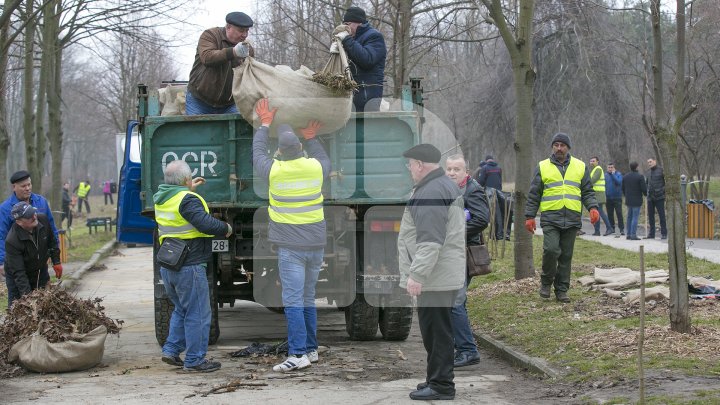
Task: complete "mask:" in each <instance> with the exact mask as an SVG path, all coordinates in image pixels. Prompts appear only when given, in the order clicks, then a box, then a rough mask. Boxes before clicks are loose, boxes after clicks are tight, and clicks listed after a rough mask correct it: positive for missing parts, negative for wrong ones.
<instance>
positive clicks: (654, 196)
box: [645, 158, 667, 239]
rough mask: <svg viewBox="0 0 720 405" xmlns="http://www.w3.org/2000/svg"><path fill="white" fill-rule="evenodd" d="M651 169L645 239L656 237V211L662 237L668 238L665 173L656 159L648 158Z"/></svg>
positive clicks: (648, 183) (648, 182)
mask: <svg viewBox="0 0 720 405" xmlns="http://www.w3.org/2000/svg"><path fill="white" fill-rule="evenodd" d="M647 164H648V167H649V168H650V170H648V172H647V176H646V178H647V204H648V206H647V211H648V226H649V230H648V234H647V236H645V239H655V212H657V215H658V218H660V238H661V239H667V225H666V223H665V174H664V173H663V169H662V167H660V166H658V165H657V161H655V159H652V158H650V159H648V160H647Z"/></svg>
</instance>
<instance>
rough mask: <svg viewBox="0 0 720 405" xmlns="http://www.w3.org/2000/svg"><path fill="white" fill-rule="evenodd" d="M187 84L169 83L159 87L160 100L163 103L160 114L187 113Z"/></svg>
mask: <svg viewBox="0 0 720 405" xmlns="http://www.w3.org/2000/svg"><path fill="white" fill-rule="evenodd" d="M186 90H187V85H168V86H166V87H163V88H160V89H158V101H160V103H161V104H162V112H161V113H160V115H162V116H166V115H185V91H186Z"/></svg>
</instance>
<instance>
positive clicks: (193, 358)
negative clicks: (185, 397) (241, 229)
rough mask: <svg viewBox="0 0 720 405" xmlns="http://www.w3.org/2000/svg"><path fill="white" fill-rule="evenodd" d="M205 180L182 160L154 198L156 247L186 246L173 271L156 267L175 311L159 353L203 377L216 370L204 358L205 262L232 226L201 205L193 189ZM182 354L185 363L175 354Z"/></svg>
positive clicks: (207, 315)
mask: <svg viewBox="0 0 720 405" xmlns="http://www.w3.org/2000/svg"><path fill="white" fill-rule="evenodd" d="M202 184H205V179H204V178H202V177H196V178H194V179H193V177H192V171H191V170H190V166H188V164H187V163H186V162H185V161H183V160H175V161H172V162H170V163H169V164H168V165H167V167H166V168H165V184H161V185H160V186H159V188H158V192H157V193H155V194H154V195H153V201H154V202H155V220H156V221H157V223H158V235H159V239H160V243H163V242H164V241H165V239H166V238H175V239H181V240H182V241H183V242H184V243H185V244H186V245H187V247H188V253H187V256H186V257H185V261H184V263H182V264H181V267H180V268H179V269H178V270H171V269H168V268H165V267H162V266H161V267H160V275H161V277H162V280H163V285H164V286H165V291H166V292H167V295H168V297H169V298H170V301H172V303H173V305H174V306H175V309H174V310H173V313H172V316H171V318H170V332H169V333H168V337H167V340H165V344H164V345H163V348H162V361H163V362H165V363H168V364H170V365H172V366H176V367H183V368H184V371H188V372H200V373H207V372H211V371H216V370H218V369H220V362H217V361H209V360H207V359H206V358H205V354H206V353H207V348H208V338H209V334H210V321H211V318H212V312H211V307H210V304H211V303H210V290H209V286H208V279H207V263H208V261H210V259H211V256H212V251H211V245H210V244H211V238H213V237H229V236H230V235H232V232H233V230H232V226H231V225H230V224H228V223H225V222H222V221H220V220H219V219H216V218H214V217H213V216H212V215H210V210H209V208H208V205H207V203H206V202H205V200H204V199H203V198H202V197H201V196H200V195H199V194H196V193H195V188H196V187H197V186H199V185H202ZM182 352H186V353H185V360H183V359H182V358H181V357H180V353H182Z"/></svg>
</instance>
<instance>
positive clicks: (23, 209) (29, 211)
mask: <svg viewBox="0 0 720 405" xmlns="http://www.w3.org/2000/svg"><path fill="white" fill-rule="evenodd" d="M35 212H37V210H36V209H35V207H33V206H32V205H30V204H28V203H26V202H25V201H20V202H19V203H17V204H15V205H13V207H12V210H11V211H10V215H11V216H12V218H13V219H20V218H25V219H30V218H32V217H33V215H35Z"/></svg>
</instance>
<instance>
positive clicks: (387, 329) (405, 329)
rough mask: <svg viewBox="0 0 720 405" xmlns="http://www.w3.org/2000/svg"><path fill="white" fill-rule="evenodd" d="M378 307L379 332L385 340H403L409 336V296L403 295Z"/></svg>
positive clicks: (410, 309) (410, 313) (410, 310)
mask: <svg viewBox="0 0 720 405" xmlns="http://www.w3.org/2000/svg"><path fill="white" fill-rule="evenodd" d="M387 305H388V306H385V307H384V308H380V322H379V323H380V333H382V336H383V339H385V340H405V339H407V338H408V336H410V328H411V327H412V314H413V309H412V306H411V304H410V297H409V296H407V295H403V296H401V297H400V298H394V299H393V300H390V301H389V302H388V303H387Z"/></svg>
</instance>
